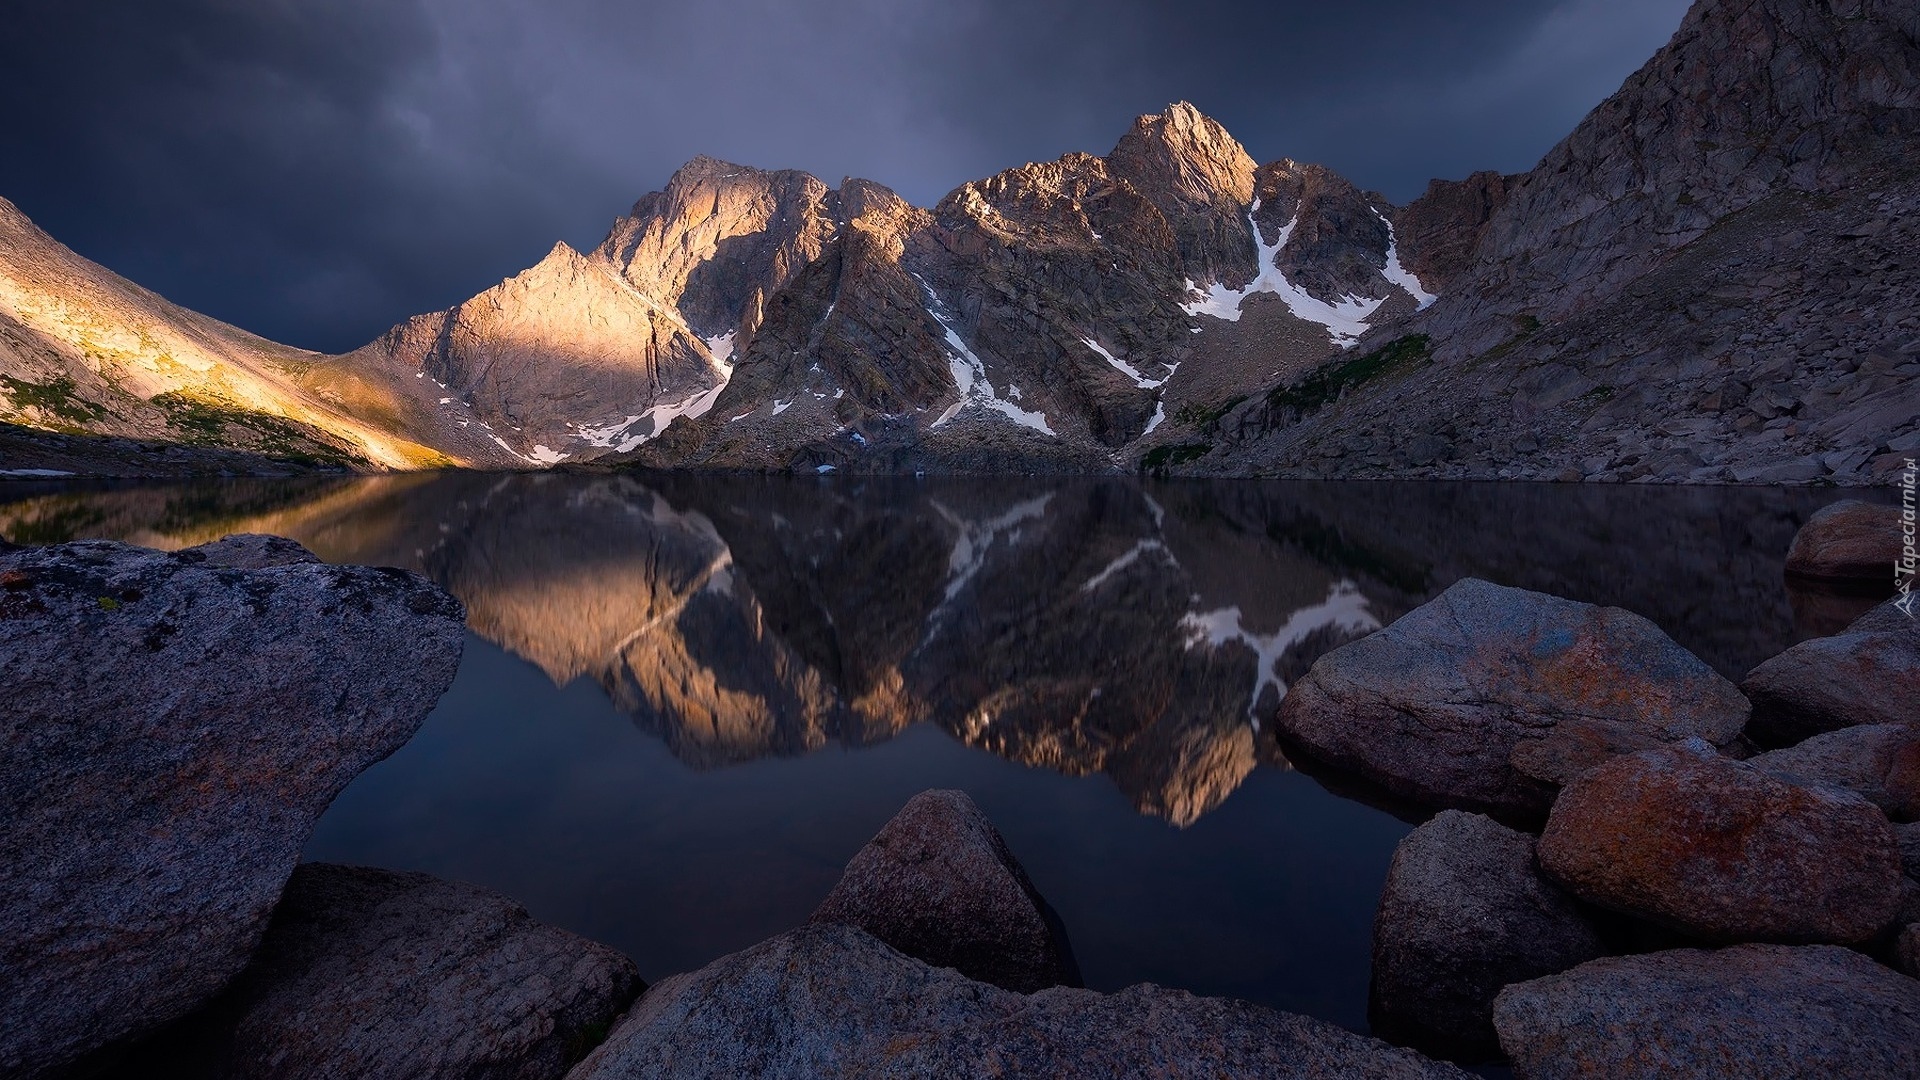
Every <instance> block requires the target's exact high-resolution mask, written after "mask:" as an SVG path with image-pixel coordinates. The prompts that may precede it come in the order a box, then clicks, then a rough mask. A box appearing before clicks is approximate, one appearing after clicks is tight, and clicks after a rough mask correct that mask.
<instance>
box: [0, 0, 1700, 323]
mask: <svg viewBox="0 0 1920 1080" xmlns="http://www.w3.org/2000/svg"><path fill="white" fill-rule="evenodd" d="M3 2H4V4H5V9H6V10H5V14H4V16H0V105H4V107H5V108H4V113H0V118H3V119H0V125H4V126H0V196H5V197H6V198H9V199H11V200H13V201H14V202H15V203H17V204H18V205H19V206H20V207H21V209H23V210H24V211H26V212H27V213H28V214H29V215H31V216H32V217H33V218H34V219H35V221H37V222H38V223H39V224H40V225H41V227H43V228H45V229H46V230H47V231H49V232H51V233H52V234H53V235H54V236H55V237H57V238H58V239H60V240H61V241H63V242H65V243H67V244H68V245H69V246H71V247H73V248H75V249H76V250H78V251H79V252H80V253H82V254H84V255H86V256H88V257H90V258H93V259H95V260H97V261H99V262H102V263H104V264H106V265H107V266H109V267H111V268H113V269H114V270H116V271H119V272H120V273H122V274H125V275H126V276H128V277H131V278H133V279H134V280H135V281H138V282H140V283H141V284H143V285H146V286H148V287H149V288H152V289H155V290H156V291H158V292H160V293H162V294H164V295H166V296H167V297H168V298H169V299H172V300H174V301H177V302H179V303H182V304H185V305H187V306H189V307H193V308H196V309H198V310H201V311H204V312H207V313H208V314H211V315H214V316H217V317H219V318H222V319H225V320H227V321H229V322H233V323H237V324H239V325H241V326H243V327H246V328H247V329H249V330H253V331H255V332H258V333H261V334H265V335H266V336H268V337H272V338H276V339H279V340H282V341H286V342H288V343H290V344H295V345H301V346H305V347H308V348H317V349H327V350H335V351H340V350H346V349H349V348H353V347H355V346H357V345H359V344H362V343H364V342H365V341H367V340H369V339H370V338H372V337H374V336H375V335H377V334H378V333H380V332H381V331H382V330H384V329H385V328H386V327H387V326H389V325H390V324H392V323H394V322H396V321H398V320H400V319H401V318H404V317H405V316H407V315H410V314H414V313H417V312H421V311H427V310H433V309H437V308H444V307H447V306H449V305H451V304H453V303H457V302H458V301H460V300H462V299H464V298H466V297H467V296H469V295H471V294H473V293H475V292H478V291H480V290H482V289H484V288H486V287H488V286H490V285H492V284H493V283H494V282H496V281H497V280H499V279H500V278H502V277H505V276H507V275H510V274H513V273H515V272H517V271H518V270H520V269H522V268H524V267H525V266H527V265H528V264H530V263H532V262H533V261H535V260H537V259H538V258H539V257H540V256H541V255H543V254H545V253H546V250H547V249H548V248H549V247H550V246H552V244H553V242H554V241H555V240H557V239H564V240H566V241H568V242H570V243H572V244H574V245H575V246H577V247H582V248H584V247H588V246H590V245H592V244H594V243H596V242H597V241H598V240H599V239H600V237H601V236H602V235H603V234H604V233H605V231H606V228H607V226H608V224H609V223H610V222H611V221H612V219H613V218H614V217H615V216H617V215H618V214H620V213H623V212H624V211H625V210H626V209H627V207H628V206H630V205H631V204H632V203H633V201H634V200H635V199H636V198H638V197H639V196H640V195H641V194H643V193H645V192H647V191H649V190H653V189H656V188H659V187H660V186H661V185H662V184H663V183H664V182H665V181H666V179H667V177H668V175H670V174H671V173H672V171H673V170H674V168H675V167H676V166H678V165H679V164H681V163H682V162H684V161H685V160H686V159H688V158H690V157H692V156H694V155H695V154H701V153H704V154H710V155H712V156H715V157H721V158H726V159H729V160H733V161H738V162H743V163H745V164H750V165H758V166H762V167H768V168H783V167H794V168H803V169H807V170H809V171H811V172H814V173H816V174H818V175H819V176H821V177H824V178H826V179H827V180H829V182H837V181H838V180H839V179H840V178H841V177H842V176H847V175H856V176H865V177H868V178H870V179H873V180H878V181H880V182H881V183H885V184H887V185H889V186H891V187H893V188H895V189H896V190H898V191H899V192H901V193H902V194H903V195H905V196H907V197H908V198H910V199H912V200H913V201H914V202H917V203H920V204H922V205H931V204H932V203H933V202H935V201H937V200H938V199H939V198H940V196H941V195H943V194H945V193H946V192H947V191H948V190H950V189H951V188H953V187H955V186H957V185H958V184H960V183H962V182H964V181H966V180H969V179H973V178H975V177H979V176H984V175H987V174H990V173H992V172H995V171H997V170H999V169H1002V168H1006V167H1008V166H1011V165H1018V164H1020V163H1022V162H1026V161H1031V160H1046V159H1050V158H1054V157H1057V156H1059V155H1060V154H1063V153H1065V152H1067V151H1070V150H1086V151H1090V152H1094V153H1104V152H1105V151H1106V150H1108V149H1109V148H1111V146H1112V145H1113V143H1114V141H1115V140H1116V139H1117V138H1118V137H1119V136H1120V135H1121V134H1122V133H1123V132H1124V131H1125V130H1126V129H1127V126H1128V124H1129V123H1130V122H1131V121H1132V118H1133V117H1134V116H1135V115H1137V114H1139V113H1143V112H1155V111H1158V110H1159V109H1160V108H1161V107H1162V106H1163V105H1165V104H1166V103H1167V102H1169V101H1173V100H1179V99H1186V100H1189V101H1192V102H1193V103H1194V104H1196V105H1198V106H1199V107H1200V109H1201V110H1202V111H1204V112H1206V113H1208V114H1209V115H1211V116H1213V117H1215V118H1216V119H1218V120H1220V121H1221V122H1222V123H1223V124H1225V125H1226V126H1227V129H1228V130H1229V131H1231V132H1233V134H1234V135H1235V136H1236V137H1238V138H1239V139H1240V141H1241V142H1243V143H1244V144H1246V146H1247V149H1248V150H1249V151H1250V152H1251V153H1252V154H1253V156H1254V157H1255V158H1256V159H1257V160H1260V161H1269V160H1272V159H1275V158H1280V157H1292V158H1296V159H1299V160H1303V161H1314V162H1320V163H1323V164H1326V165H1329V166H1331V167H1333V168H1334V169H1336V170H1338V171H1340V172H1341V173H1344V174H1345V175H1346V176H1348V177H1349V178H1351V179H1352V180H1354V181H1355V182H1356V183H1358V184H1360V185H1361V186H1362V187H1365V188H1372V189H1376V190H1379V191H1382V192H1384V193H1385V194H1386V195H1387V196H1388V197H1389V198H1390V199H1392V200H1394V201H1395V202H1405V201H1407V200H1408V199H1411V198H1412V197H1414V196H1415V195H1417V194H1419V192H1420V190H1421V189H1422V188H1423V187H1424V186H1425V184H1426V181H1427V180H1428V178H1430V177H1435V176H1440V177H1460V176H1464V175H1466V174H1467V173H1469V172H1472V171H1473V170H1475V169H1483V168H1494V169H1501V170H1504V171H1518V170H1521V169H1525V168H1528V167H1530V166H1531V165H1532V164H1533V163H1534V162H1535V161H1536V160H1538V158H1539V157H1540V155H1541V154H1543V153H1544V152H1545V151H1546V150H1547V149H1548V148H1549V147H1550V146H1552V145H1553V143H1555V142H1556V141H1558V140H1559V139H1560V138H1561V137H1562V136H1563V135H1565V134H1566V132H1567V131H1568V130H1569V129H1571V128H1572V126H1573V125H1574V124H1575V123H1576V122H1577V121H1578V120H1579V119H1580V117H1581V116H1582V115H1583V114H1585V113H1586V111H1587V110H1588V109H1590V108H1592V107H1593V106H1594V105H1595V104H1597V103H1598V102H1599V101H1600V100H1601V99H1602V98H1604V97H1606V96H1607V95H1608V94H1610V93H1611V92H1612V91H1613V90H1614V89H1615V88H1617V87H1618V86H1619V84H1620V81H1621V80H1622V79H1623V78H1625V76H1626V75H1627V74H1629V73H1630V72H1632V71H1633V70H1634V69H1635V68H1637V67H1639V66H1640V65H1641V64H1642V63H1643V62H1645V60H1646V59H1647V57H1649V56H1650V55H1651V54H1652V53H1653V51H1654V50H1655V49H1657V48H1658V47H1659V46H1660V45H1662V44H1664V43H1665V41H1666V40H1667V38H1668V37H1669V36H1671V34H1672V33H1673V30H1674V28H1675V27H1677V26H1678V25H1679V23H1680V17H1681V15H1682V14H1683V13H1684V11H1685V9H1686V6H1687V5H1686V3H1685V0H1372V2H1370V3H1364V4H1361V3H1334V2H1323V3H1303V2H1286V0H1269V2H1266V3H1257V2H1251V0H1247V2H1232V0H1185V2H1165V3H1153V2H1149V0H815V2H807V0H787V2H782V0H671V2H644V0H642V2H634V0H627V2H621V0H3Z"/></svg>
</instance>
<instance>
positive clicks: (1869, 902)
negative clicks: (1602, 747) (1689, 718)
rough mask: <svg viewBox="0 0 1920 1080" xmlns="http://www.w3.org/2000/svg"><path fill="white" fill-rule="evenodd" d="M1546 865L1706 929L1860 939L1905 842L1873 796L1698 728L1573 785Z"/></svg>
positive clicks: (1632, 904)
mask: <svg viewBox="0 0 1920 1080" xmlns="http://www.w3.org/2000/svg"><path fill="white" fill-rule="evenodd" d="M1540 865H1541V868H1542V869H1544V870H1545V871H1546V872H1547V874H1548V875H1549V876H1550V877H1552V878H1553V879H1554V880H1555V881H1557V882H1559V883H1560V884H1561V885H1562V886H1564V887H1565V888H1566V889H1567V890H1568V891H1569V892H1571V893H1573V894H1574V895H1575V896H1577V897H1579V898H1580V899H1582V900H1586V901H1589V902H1591V903H1594V904H1598V905H1600V906H1602V907H1606V908H1611V909H1613V910H1615V911H1621V912H1625V913H1626V914H1629V915H1635V916H1639V917H1641V918H1644V919H1647V920H1649V921H1651V922H1654V923H1657V924H1659V925H1662V926H1666V927H1669V928H1671V929H1674V930H1678V931H1680V932H1681V933H1684V934H1688V935H1692V936H1694V937H1698V938H1701V939H1704V940H1708V941H1756V940H1764V941H1781V942H1835V943H1840V944H1852V943H1857V942H1864V941H1866V940H1867V939H1868V938H1870V937H1872V936H1873V934H1874V933H1875V932H1877V931H1879V930H1880V929H1881V928H1883V927H1885V926H1886V925H1887V924H1888V923H1889V922H1890V921H1891V920H1892V919H1893V917H1894V915H1895V913H1896V912H1897V911H1898V910H1899V907H1900V899H1901V872H1900V850H1899V847H1898V845H1897V844H1896V842H1895V840H1894V834H1893V829H1892V827H1891V826H1890V825H1888V824H1887V819H1886V815H1884V814H1882V813H1881V812H1880V811H1879V810H1878V809H1876V808H1875V807H1874V806H1873V805H1872V804H1870V803H1868V802H1867V801H1866V800H1864V799H1861V798H1860V797H1859V796H1857V795H1854V794H1852V793H1850V792H1846V791H1841V790H1837V789H1834V788H1828V787H1813V786H1801V785H1798V784H1790V783H1788V782H1786V781H1784V780H1781V779H1779V778H1778V777H1775V776H1773V775H1771V774H1769V773H1767V772H1764V771H1762V770H1761V769H1758V768H1755V767H1754V766H1752V765H1750V764H1747V763H1745V762H1740V761H1734V760H1731V759H1729V758H1725V757H1722V756H1720V755H1719V754H1716V753H1714V752H1713V749H1712V748H1711V747H1709V746H1707V745H1706V744H1704V743H1700V742H1693V743H1690V744H1688V745H1684V746H1677V747H1663V748H1660V749H1657V750H1643V751H1641V752H1639V753H1636V754H1630V755H1627V756H1625V757H1621V758H1616V759H1615V760H1613V761H1610V762H1607V763H1606V764H1604V765H1601V766H1600V767H1599V768H1596V769H1594V770H1593V771H1592V772H1589V773H1587V774H1586V775H1584V776H1582V777H1580V778H1579V779H1577V780H1575V781H1574V782H1573V783H1571V784H1569V785H1567V788H1566V790H1564V791H1562V792H1561V793H1560V799H1559V801H1558V802H1556V803H1554V805H1553V813H1552V815H1551V816H1550V817H1549V818H1548V819H1547V828H1546V832H1545V833H1544V834H1542V836H1541V837H1540Z"/></svg>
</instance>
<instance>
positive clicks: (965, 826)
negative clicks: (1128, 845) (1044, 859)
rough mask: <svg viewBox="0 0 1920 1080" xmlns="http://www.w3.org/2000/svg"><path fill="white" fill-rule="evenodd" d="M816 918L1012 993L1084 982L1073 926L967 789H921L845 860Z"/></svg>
mask: <svg viewBox="0 0 1920 1080" xmlns="http://www.w3.org/2000/svg"><path fill="white" fill-rule="evenodd" d="M811 921H813V922H817V923H842V924H844V925H847V926H857V927H859V928H860V929H862V930H865V931H866V932H867V933H869V934H872V935H873V936H874V937H877V938H879V939H880V940H881V941H884V942H886V943H887V944H888V945H891V946H893V947H894V948H896V949H898V950H900V951H901V952H903V953H906V954H907V955H908V956H911V957H914V958H915V959H918V960H924V961H926V962H927V963H929V964H932V965H934V966H935V967H950V968H954V969H956V970H958V971H959V972H960V973H961V974H962V975H965V976H967V977H968V978H970V979H977V980H979V981H981V982H989V983H992V984H994V985H995V986H1003V987H1005V988H1007V989H1008V990H1014V991H1018V992H1020V993H1023V994H1024V993H1028V992H1030V991H1034V990H1040V989H1043V988H1045V987H1048V986H1078V985H1080V972H1079V969H1078V967H1077V966H1076V965H1075V963H1074V960H1073V949H1072V947H1071V946H1070V945H1068V943H1067V935H1066V929H1065V927H1063V926H1062V925H1061V923H1060V920H1059V918H1058V916H1056V915H1055V914H1054V912H1053V909H1052V908H1051V907H1049V906H1048V905H1047V902H1046V900H1045V899H1043V898H1042V897H1041V895H1040V893H1039V890H1037V889H1035V888H1034V887H1033V883H1032V882H1031V881H1028V880H1027V874H1026V871H1025V870H1023V869H1021V867H1020V863H1019V862H1018V861H1016V860H1015V859H1014V857H1013V853H1012V852H1010V851H1008V850H1007V844H1006V841H1005V840H1002V839H1001V837H1000V832H999V830H997V829H995V828H994V827H993V823H992V822H991V821H988V820H987V816H986V815H985V814H983V813H981V812H980V808H979V807H978V806H976V805H974V801H973V800H972V799H971V798H969V797H968V795H967V793H966V792H964V791H923V792H921V793H920V794H918V795H915V796H914V797H913V798H912V799H910V800H908V802H907V805H906V806H904V807H902V808H901V810H900V812H899V813H898V814H895V815H894V816H893V820H891V821H889V822H887V824H886V825H885V826H884V827H883V828H881V830H880V831H879V833H877V834H876V835H875V836H874V838H873V839H872V840H869V841H868V842H867V846H866V847H863V848H861V849H860V850H859V851H858V852H857V853H855V855H854V856H853V860H852V861H851V862H849V863H847V869H846V872H845V873H843V874H841V875H840V881H839V883H838V884H836V885H835V886H834V887H833V891H832V892H830V893H828V894H827V898H826V899H825V900H823V901H821V902H820V907H819V909H818V910H816V911H815V912H814V913H813V918H812V920H811Z"/></svg>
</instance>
